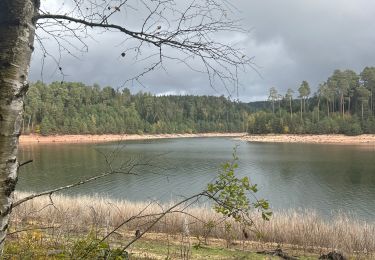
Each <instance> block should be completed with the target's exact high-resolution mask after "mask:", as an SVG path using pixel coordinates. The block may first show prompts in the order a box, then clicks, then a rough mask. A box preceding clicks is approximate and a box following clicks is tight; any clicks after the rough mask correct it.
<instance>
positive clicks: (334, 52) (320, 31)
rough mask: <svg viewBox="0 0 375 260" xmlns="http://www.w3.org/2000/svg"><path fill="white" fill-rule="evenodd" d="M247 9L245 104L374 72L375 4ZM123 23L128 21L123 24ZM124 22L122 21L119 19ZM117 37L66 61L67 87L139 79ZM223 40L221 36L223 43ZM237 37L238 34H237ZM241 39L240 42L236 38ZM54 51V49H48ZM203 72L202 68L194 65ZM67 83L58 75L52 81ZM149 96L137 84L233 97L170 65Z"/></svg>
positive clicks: (334, 1) (247, 5)
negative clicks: (336, 74) (342, 72)
mask: <svg viewBox="0 0 375 260" xmlns="http://www.w3.org/2000/svg"><path fill="white" fill-rule="evenodd" d="M232 2H233V3H234V4H235V5H236V6H238V9H239V10H240V12H239V14H238V16H239V17H242V18H243V24H244V27H246V28H249V29H250V28H251V29H252V30H251V32H250V33H249V35H247V37H239V38H238V40H239V41H240V42H239V45H240V46H242V47H243V48H244V49H245V51H246V53H247V54H248V55H249V56H254V62H255V63H256V65H257V66H256V67H255V68H256V70H257V71H258V72H259V74H260V75H258V73H257V72H256V71H253V70H250V71H248V72H246V73H242V74H241V76H240V80H241V85H240V86H239V97H240V99H242V100H244V101H249V100H262V99H264V98H266V97H267V95H268V90H269V88H270V87H272V86H275V87H277V88H278V89H279V90H280V92H281V93H285V92H286V90H287V89H288V88H294V89H297V88H298V85H299V84H300V83H301V82H302V80H307V81H309V82H310V84H311V85H312V87H316V86H317V85H318V84H319V83H320V82H322V81H324V80H325V79H326V78H327V77H328V76H329V75H330V74H331V73H332V71H333V70H334V69H337V68H339V69H346V68H349V69H354V70H355V71H357V72H360V71H361V70H362V69H363V68H364V67H365V66H374V65H375V52H374V51H373V48H374V46H375V33H374V31H373V30H372V26H371V25H372V24H374V23H375V15H374V12H375V2H374V1H372V0H358V1H350V0H331V1H326V0H314V1H313V0H306V1H300V0H285V1H279V0H268V1H260V0H258V1H255V0H246V1H245V0H234V1H232ZM235 15H237V14H235ZM120 18H121V17H120ZM120 18H119V19H120ZM117 37H118V34H108V35H107V34H103V35H100V36H95V38H96V40H97V41H98V42H99V43H98V42H90V43H89V53H87V54H85V55H83V56H82V57H81V59H82V60H81V61H79V60H75V59H73V58H71V57H66V56H64V57H63V58H64V59H63V67H64V71H65V72H66V73H67V74H69V77H67V78H65V80H67V81H82V82H84V83H87V84H93V83H99V84H101V85H112V86H113V87H117V86H119V85H121V84H122V83H123V81H124V79H125V78H126V77H128V76H129V75H134V74H136V73H139V72H140V70H142V69H143V68H144V66H145V65H146V64H133V62H132V60H131V58H130V57H126V59H122V58H121V56H120V53H121V48H124V47H121V48H118V44H119V43H120V42H121V40H120V39H118V38H117ZM221 37H222V36H221ZM231 37H233V35H231ZM236 39H237V38H236ZM47 45H48V46H49V47H50V48H51V49H54V48H55V46H54V43H53V42H50V43H48V44H47ZM193 64H195V65H198V63H196V62H193ZM54 70H55V67H54V66H53V63H49V64H48V65H47V66H46V70H45V73H44V75H46V76H49V75H51V73H52V72H53V71H54ZM39 78H40V62H39V57H38V53H36V54H35V55H34V57H33V63H32V68H31V80H37V79H39ZM51 80H60V77H59V75H58V73H56V74H55V75H53V76H52V77H46V81H51ZM143 82H144V83H145V85H146V86H147V87H146V89H145V88H143V87H141V86H139V85H137V84H134V85H128V86H130V88H131V89H132V90H133V91H139V90H142V91H150V92H152V93H155V94H167V93H179V94H185V93H187V94H215V95H221V94H223V95H227V92H226V91H225V89H223V88H220V89H218V90H217V91H215V90H213V89H212V88H211V87H210V86H209V84H208V80H207V76H206V75H203V74H200V73H194V72H193V71H191V70H189V69H187V68H186V67H184V66H182V65H181V64H176V63H169V66H168V72H167V73H166V72H164V71H162V70H161V71H157V72H155V73H152V74H149V75H147V76H146V77H145V78H144V79H143Z"/></svg>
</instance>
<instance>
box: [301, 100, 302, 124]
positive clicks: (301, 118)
mask: <svg viewBox="0 0 375 260" xmlns="http://www.w3.org/2000/svg"><path fill="white" fill-rule="evenodd" d="M301 120H302V98H301Z"/></svg>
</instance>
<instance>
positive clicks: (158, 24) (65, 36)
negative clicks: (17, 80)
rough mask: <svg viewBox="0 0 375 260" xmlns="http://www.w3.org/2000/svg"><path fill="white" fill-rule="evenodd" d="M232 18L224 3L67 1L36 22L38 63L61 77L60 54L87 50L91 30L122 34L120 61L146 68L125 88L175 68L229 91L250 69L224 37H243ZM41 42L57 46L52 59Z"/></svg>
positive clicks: (217, 0) (189, 0)
mask: <svg viewBox="0 0 375 260" xmlns="http://www.w3.org/2000/svg"><path fill="white" fill-rule="evenodd" d="M49 8H50V6H49ZM235 13H236V9H235V7H234V6H232V5H231V4H230V3H229V2H227V1H225V0H187V1H176V0H67V1H65V2H63V3H61V5H60V6H57V7H55V10H53V11H52V10H48V9H47V7H43V3H42V7H41V9H40V14H39V15H38V16H37V17H35V19H36V20H37V29H38V30H37V34H38V33H39V35H38V36H37V41H38V43H39V45H40V47H41V49H42V51H43V58H46V57H51V58H52V59H54V61H55V62H56V64H57V66H58V68H59V70H60V71H61V73H62V74H63V68H61V66H60V65H59V64H60V59H61V57H62V56H61V53H62V52H65V53H68V54H70V55H73V56H75V55H76V53H77V52H85V51H87V50H88V45H87V42H86V41H87V40H88V39H90V38H92V37H93V30H95V31H96V33H103V32H113V33H116V32H117V33H120V34H121V35H119V36H118V37H119V41H120V42H121V44H120V45H119V57H120V56H121V57H123V58H124V59H131V60H133V61H134V62H138V63H139V62H144V63H145V64H146V65H145V67H144V69H143V71H141V72H139V73H137V74H136V75H134V76H130V77H129V78H127V80H126V81H124V84H125V83H126V82H128V81H129V80H132V81H134V80H135V81H137V82H140V79H141V77H142V76H144V75H145V74H146V73H148V72H151V71H154V70H158V69H162V70H165V69H166V67H168V64H169V65H170V64H173V63H179V64H184V65H185V66H187V67H188V68H189V69H191V70H193V71H195V72H197V73H205V74H207V75H208V79H209V83H210V85H211V87H213V88H215V87H216V86H218V85H222V86H224V87H225V88H226V90H227V91H230V90H231V92H233V89H236V87H237V84H238V73H239V71H244V70H246V67H248V66H252V59H251V58H249V57H247V56H246V55H245V54H244V53H243V52H242V50H241V49H240V48H238V47H236V45H235V43H233V42H231V40H229V39H228V37H227V36H228V33H232V34H244V33H246V31H245V30H244V29H243V28H242V27H241V26H240V23H239V21H238V20H236V19H232V17H233V16H235ZM46 38H48V39H49V40H54V41H55V42H56V43H57V45H58V46H59V51H60V54H59V55H58V56H57V57H56V56H54V55H50V53H49V52H48V50H47V48H46V47H45V45H44V43H43V40H45V39H46ZM120 39H121V40H120Z"/></svg>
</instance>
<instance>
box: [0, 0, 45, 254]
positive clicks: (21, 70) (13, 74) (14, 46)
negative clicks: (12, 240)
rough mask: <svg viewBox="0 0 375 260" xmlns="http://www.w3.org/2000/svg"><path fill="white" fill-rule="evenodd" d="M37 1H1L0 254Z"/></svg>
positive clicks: (13, 181) (14, 178)
mask: <svg viewBox="0 0 375 260" xmlns="http://www.w3.org/2000/svg"><path fill="white" fill-rule="evenodd" d="M38 8H39V0H1V1H0V253H2V251H3V247H4V240H5V237H6V232H7V229H8V220H9V215H10V212H11V210H12V199H13V191H14V189H15V185H16V183H17V171H18V167H19V164H18V161H17V157H16V156H17V150H18V137H19V135H20V130H21V124H22V112H23V96H24V95H25V93H26V91H27V88H28V84H27V79H28V72H29V65H30V57H31V53H32V50H33V42H34V34H35V24H34V22H33V17H34V16H35V15H36V14H37V10H38Z"/></svg>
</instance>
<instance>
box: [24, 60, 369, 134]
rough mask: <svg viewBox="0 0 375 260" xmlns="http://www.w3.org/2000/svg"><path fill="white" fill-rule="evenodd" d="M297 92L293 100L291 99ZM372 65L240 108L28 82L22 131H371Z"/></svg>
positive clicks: (205, 99)
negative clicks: (315, 85)
mask: <svg viewBox="0 0 375 260" xmlns="http://www.w3.org/2000/svg"><path fill="white" fill-rule="evenodd" d="M295 95H297V97H294V96H295ZM374 95H375V68H374V67H371V68H365V69H364V70H363V71H362V72H361V73H360V75H357V74H356V73H355V72H354V71H351V70H344V71H341V70H336V71H334V72H333V74H332V75H331V76H330V77H329V78H328V79H327V80H326V81H325V82H323V83H322V84H320V85H319V87H318V90H317V91H316V93H314V94H313V95H311V89H310V85H309V83H308V82H307V81H303V82H302V83H301V85H300V86H299V88H298V89H297V90H295V91H294V90H293V89H288V90H287V92H286V93H285V94H284V95H282V94H280V93H279V92H278V90H277V89H276V88H275V87H272V88H271V89H270V92H269V98H268V100H267V101H258V102H252V103H248V104H247V103H241V102H237V101H231V100H229V99H227V98H225V97H224V96H221V97H215V96H188V95H186V96H155V95H152V94H150V93H143V92H139V93H137V94H131V93H130V91H129V89H127V88H125V89H122V90H115V89H113V88H111V87H104V88H101V87H100V86H99V85H94V86H86V85H84V84H82V83H66V82H63V83H61V82H54V83H51V84H49V85H46V84H44V83H42V82H36V83H35V84H32V85H31V87H30V89H29V92H28V94H27V98H26V100H25V117H24V122H23V133H25V134H28V133H38V134H42V135H50V134H103V133H113V134H114V133H128V134H133V133H137V134H142V133H202V132H249V133H253V134H266V133H297V134H334V133H343V134H347V135H357V134H362V133H375V117H374V115H375V104H374V101H375V100H374Z"/></svg>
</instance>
